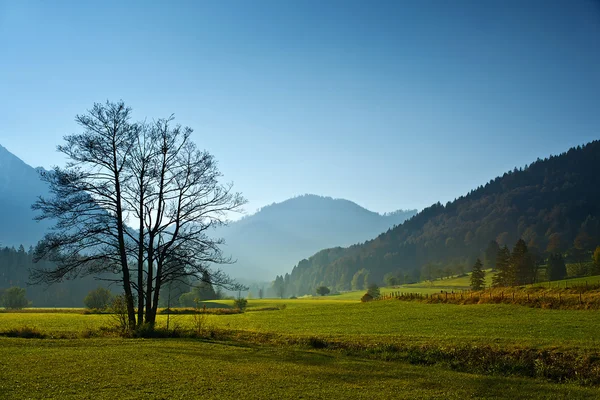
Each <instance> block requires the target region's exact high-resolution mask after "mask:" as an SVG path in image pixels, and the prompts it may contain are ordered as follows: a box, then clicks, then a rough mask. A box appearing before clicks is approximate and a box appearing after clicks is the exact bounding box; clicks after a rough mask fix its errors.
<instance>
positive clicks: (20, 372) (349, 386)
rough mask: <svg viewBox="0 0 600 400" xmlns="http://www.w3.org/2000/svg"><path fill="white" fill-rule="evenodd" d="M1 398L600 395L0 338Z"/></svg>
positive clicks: (309, 355) (511, 382)
mask: <svg viewBox="0 0 600 400" xmlns="http://www.w3.org/2000/svg"><path fill="white" fill-rule="evenodd" d="M0 354H1V356H2V357H1V358H0V377H2V379H0V398H11V399H17V398H31V399H38V398H46V399H52V398H54V399H85V398H95V399H115V398H119V399H140V398H149V399H190V398H205V399H230V398H231V399H233V398H236V399H289V398H297V399H303V398H305V399H371V398H378V399H421V398H423V399H464V398H478V399H485V398H519V399H527V398H540V399H593V398H597V395H598V391H597V389H595V388H591V387H582V386H577V385H572V384H553V383H548V382H543V381H540V380H533V379H527V378H518V377H502V376H480V375H473V374H466V373H460V372H455V371H449V370H446V369H442V368H438V367H436V366H433V367H423V366H415V365H410V364H407V363H398V362H385V361H376V360H366V359H363V358H359V357H350V356H345V355H341V354H336V353H334V354H332V353H331V352H326V351H319V350H303V349H296V348H280V347H274V346H257V345H240V344H232V343H209V342H204V341H199V340H184V339H177V340H169V339H161V340H141V339H73V340H51V339H43V340H36V339H31V340H25V339H11V338H0Z"/></svg>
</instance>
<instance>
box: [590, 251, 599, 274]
mask: <svg viewBox="0 0 600 400" xmlns="http://www.w3.org/2000/svg"><path fill="white" fill-rule="evenodd" d="M592 261H593V264H594V267H593V268H594V269H593V271H592V274H593V275H598V274H600V246H598V247H596V250H594V254H592Z"/></svg>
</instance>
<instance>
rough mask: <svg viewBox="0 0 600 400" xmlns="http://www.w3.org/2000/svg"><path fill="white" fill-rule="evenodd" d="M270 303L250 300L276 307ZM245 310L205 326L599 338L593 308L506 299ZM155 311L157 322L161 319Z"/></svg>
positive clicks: (316, 332) (363, 336) (102, 320)
mask: <svg viewBox="0 0 600 400" xmlns="http://www.w3.org/2000/svg"><path fill="white" fill-rule="evenodd" d="M284 304H285V306H286V307H285V309H283V310H274V311H255V312H252V309H253V308H265V307H278V306H282V305H284ZM249 306H250V307H249V311H248V312H246V313H243V314H234V315H209V316H208V317H207V320H206V324H207V325H208V326H210V327H214V328H219V329H230V330H243V331H250V332H261V333H275V334H282V335H291V336H323V337H330V338H339V339H347V340H360V341H362V342H370V341H395V340H410V341H413V342H424V343H430V342H448V341H452V342H454V343H496V344H502V345H510V346H513V345H515V346H517V345H519V346H529V347H560V348H584V349H585V348H590V349H595V348H598V347H599V346H600V336H598V335H597V332H599V331H600V318H598V315H597V313H596V312H594V311H575V312H574V311H570V310H545V309H539V308H527V307H520V306H512V305H501V304H500V305H496V304H481V305H475V306H460V305H453V304H425V303H419V302H401V301H393V300H390V301H379V302H370V303H359V302H356V301H341V300H331V299H318V300H310V299H295V300H274V299H266V300H250V302H249ZM166 319H167V316H166V315H160V316H159V318H158V324H159V325H160V326H164V325H165V324H166ZM113 323H114V321H113V318H112V317H111V316H110V315H98V314H90V315H83V314H76V313H57V314H52V313H40V314H35V313H31V312H28V313H0V330H7V329H11V328H18V327H22V326H29V327H33V328H37V329H39V330H40V331H42V332H45V333H47V334H49V335H51V336H52V335H54V336H60V335H61V334H67V333H69V332H77V331H83V330H86V329H98V328H99V327H101V326H108V325H111V324H113ZM192 323H193V316H192V315H171V316H170V326H171V327H175V326H179V327H182V328H189V327H190V326H191V325H192Z"/></svg>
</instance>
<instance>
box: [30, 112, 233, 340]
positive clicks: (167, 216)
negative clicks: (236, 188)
mask: <svg viewBox="0 0 600 400" xmlns="http://www.w3.org/2000/svg"><path fill="white" fill-rule="evenodd" d="M130 115H131V109H130V108H127V107H125V105H124V104H123V103H122V102H119V103H110V102H107V103H106V104H95V105H94V107H93V108H92V109H91V110H89V112H88V114H86V115H82V116H77V117H76V121H77V122H78V124H79V125H80V126H81V127H82V128H83V133H81V134H76V135H70V136H66V137H65V141H66V144H65V145H64V146H59V147H58V150H59V151H60V152H62V153H63V154H65V155H66V156H67V158H68V159H69V162H68V163H67V165H66V166H65V168H58V167H56V168H54V170H53V171H52V172H50V173H44V174H42V177H43V179H44V180H45V181H46V182H48V184H49V186H50V191H51V193H52V195H53V196H52V197H50V198H39V199H38V201H37V202H36V203H35V204H34V205H33V208H34V209H35V210H38V211H40V215H39V216H38V217H37V219H38V220H42V219H51V220H54V221H56V224H55V226H54V228H53V230H52V231H51V233H49V234H48V235H46V237H45V238H44V240H42V241H41V242H40V244H39V245H38V246H37V248H36V252H35V259H36V260H39V259H42V258H45V259H50V260H52V261H54V262H55V263H56V267H54V268H51V269H37V270H35V271H33V274H32V280H33V281H34V282H37V283H42V282H43V283H53V282H60V281H62V280H64V279H70V278H74V277H77V276H80V275H90V274H94V275H96V274H101V273H106V272H113V273H115V274H117V275H115V278H114V279H112V280H114V281H116V282H120V283H121V284H122V286H123V290H124V293H125V299H126V304H127V315H128V322H129V326H130V328H134V327H135V326H139V325H141V324H143V323H144V322H145V323H149V324H151V325H154V323H155V321H156V313H157V309H158V299H159V296H160V290H161V288H162V287H163V285H165V284H167V283H169V282H173V281H184V282H186V283H187V282H189V278H190V277H192V278H194V279H205V280H206V279H208V280H210V281H211V282H210V283H212V284H215V285H221V286H224V287H228V288H235V287H237V286H236V284H235V282H233V281H232V280H231V279H229V278H228V277H227V276H226V275H225V274H223V273H222V272H221V271H219V270H213V269H212V268H211V265H214V264H224V263H229V262H231V259H230V258H227V257H225V256H223V254H222V252H221V251H220V249H219V245H220V244H222V240H220V239H213V238H211V237H210V236H209V235H208V232H209V230H210V229H211V228H213V227H215V226H219V225H223V224H226V222H227V215H228V213H229V212H235V211H241V207H242V206H243V204H244V203H245V200H244V198H243V197H242V196H241V195H240V194H239V193H235V192H233V191H232V184H228V185H222V184H220V183H219V179H220V178H221V174H220V172H219V170H218V168H217V164H216V161H215V160H214V158H213V157H212V155H210V154H209V153H207V152H206V151H200V150H198V149H197V148H196V146H195V145H194V143H193V142H192V141H191V139H190V137H191V133H192V130H191V129H190V128H187V127H185V128H182V127H181V126H179V125H175V126H172V121H173V118H172V117H171V118H168V119H162V120H158V121H156V122H154V123H152V124H146V123H132V122H131V117H130ZM131 266H134V267H131ZM136 273H137V275H136ZM104 279H111V278H106V277H104ZM134 293H136V295H137V321H136V310H135V306H134Z"/></svg>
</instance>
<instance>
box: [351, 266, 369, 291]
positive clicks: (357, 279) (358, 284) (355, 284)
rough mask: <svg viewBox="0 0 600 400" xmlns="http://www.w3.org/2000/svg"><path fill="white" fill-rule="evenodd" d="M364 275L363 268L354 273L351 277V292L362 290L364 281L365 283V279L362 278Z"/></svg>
mask: <svg viewBox="0 0 600 400" xmlns="http://www.w3.org/2000/svg"><path fill="white" fill-rule="evenodd" d="M365 273H366V271H365V269H364V268H362V269H359V270H358V271H356V273H355V274H354V276H353V277H352V282H351V286H352V290H360V289H362V288H363V285H364V281H365V278H364V275H365Z"/></svg>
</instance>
